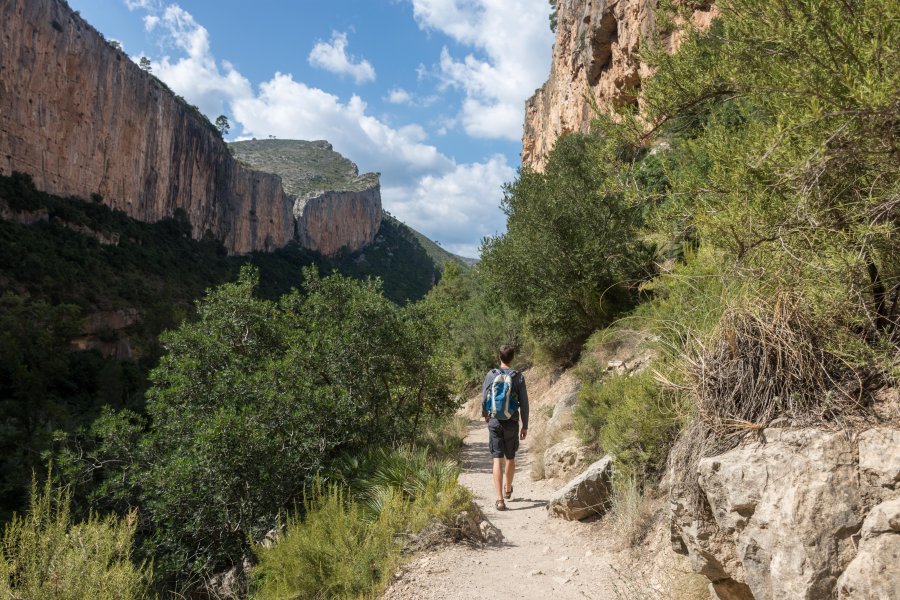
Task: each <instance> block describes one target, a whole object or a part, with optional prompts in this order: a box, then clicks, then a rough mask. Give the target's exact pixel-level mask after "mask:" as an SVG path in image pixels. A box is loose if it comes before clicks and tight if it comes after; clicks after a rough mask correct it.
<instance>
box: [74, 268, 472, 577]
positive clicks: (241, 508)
mask: <svg viewBox="0 0 900 600" xmlns="http://www.w3.org/2000/svg"><path fill="white" fill-rule="evenodd" d="M305 277H306V280H305V283H304V290H303V293H301V292H299V291H295V292H292V293H291V294H288V295H286V296H284V297H283V298H282V299H281V300H279V301H278V302H273V301H269V300H265V299H261V298H258V297H256V296H255V295H254V289H255V287H256V284H257V281H258V272H257V271H255V270H254V269H252V268H249V267H245V268H244V269H243V270H242V272H241V276H240V278H239V280H238V281H237V282H236V283H231V284H225V285H223V286H220V287H219V288H217V289H214V290H211V291H210V292H209V294H208V296H207V298H206V299H205V300H204V301H202V302H200V303H199V304H198V309H197V312H198V320H197V322H195V323H185V324H182V326H181V327H179V328H178V329H177V330H174V331H171V332H168V333H166V334H165V335H164V336H163V337H162V340H163V343H164V344H165V346H166V350H167V353H166V355H165V356H163V358H162V359H161V361H160V363H159V366H158V367H156V368H155V369H154V370H153V371H152V373H151V376H150V379H151V381H152V384H153V385H152V387H151V388H150V390H149V391H148V394H147V407H146V413H147V423H146V431H143V432H142V427H141V423H140V419H138V418H136V417H135V416H131V415H128V414H127V413H123V414H119V415H112V414H108V415H107V416H106V417H105V418H104V419H100V420H98V421H97V423H95V427H94V431H93V436H91V438H92V439H93V441H90V442H89V443H88V445H87V447H86V448H82V449H81V450H79V451H78V452H77V453H76V452H70V453H69V454H68V456H67V457H63V458H64V462H65V465H66V468H67V470H68V471H69V472H70V473H71V472H72V471H73V470H76V469H77V467H79V466H80V468H81V471H82V473H83V474H86V475H90V476H92V477H96V476H97V474H96V470H97V467H98V466H99V465H107V466H106V467H105V468H103V469H101V470H102V471H103V482H102V484H101V485H100V487H98V489H97V492H96V493H95V494H94V498H95V502H101V503H102V502H106V503H110V504H111V505H112V506H120V507H121V506H125V505H137V506H140V507H141V518H142V527H143V528H144V529H145V530H147V531H148V532H149V536H148V537H146V538H145V539H144V540H143V543H142V550H143V552H144V553H145V554H146V555H147V556H150V557H152V558H153V559H154V564H155V565H156V567H157V571H158V572H159V573H161V575H162V577H163V579H165V580H168V581H170V582H177V583H178V585H179V586H186V585H190V584H191V583H192V582H193V581H194V578H198V577H200V576H202V575H205V574H208V573H211V572H213V571H214V570H215V569H217V568H220V567H223V566H226V565H228V564H232V563H235V562H239V561H240V560H241V558H242V556H245V555H246V554H247V553H248V552H249V549H250V543H251V540H253V539H258V538H260V537H261V536H262V535H263V534H264V533H265V532H266V531H268V530H269V529H270V528H271V526H272V523H273V522H274V520H275V518H276V515H278V514H279V513H281V512H283V511H285V510H286V509H288V508H290V507H291V506H292V503H293V502H295V501H296V500H298V499H299V498H300V497H301V496H302V494H303V492H304V489H305V487H306V485H307V484H308V482H309V481H310V478H311V477H312V476H313V475H314V474H315V473H317V472H318V471H319V470H320V469H322V468H324V467H327V466H328V465H329V463H330V462H331V461H332V460H334V459H335V458H336V457H338V456H340V455H342V454H344V453H351V454H352V453H359V452H362V451H363V450H365V449H367V448H373V447H378V446H381V445H384V444H388V443H391V442H394V441H397V440H404V439H408V438H409V437H410V436H411V435H412V434H413V433H414V432H416V431H418V430H419V428H424V427H426V425H427V424H428V423H429V422H431V421H432V420H434V419H440V418H442V417H446V416H448V415H449V414H450V413H452V412H453V411H454V410H455V408H456V407H455V405H454V404H453V403H452V402H450V401H449V400H448V390H447V387H446V383H445V379H446V378H445V374H444V371H445V369H444V367H443V365H442V364H441V361H440V359H439V357H438V356H437V354H436V353H435V351H434V343H435V329H434V327H433V326H432V325H431V323H430V322H429V320H428V318H427V316H426V315H423V314H421V312H420V311H419V310H418V309H417V308H416V307H415V306H411V307H408V308H405V309H401V308H399V307H397V306H396V305H395V304H393V303H391V302H390V301H389V300H387V299H386V298H384V296H383V295H382V293H381V291H380V289H379V287H378V285H377V283H375V282H371V281H370V282H367V283H359V282H355V281H353V280H350V279H346V278H343V277H341V276H338V275H332V276H330V277H327V278H320V277H319V276H318V275H317V274H316V272H315V270H314V269H307V270H306V271H305ZM78 456H83V457H84V458H82V459H80V460H79V459H78Z"/></svg>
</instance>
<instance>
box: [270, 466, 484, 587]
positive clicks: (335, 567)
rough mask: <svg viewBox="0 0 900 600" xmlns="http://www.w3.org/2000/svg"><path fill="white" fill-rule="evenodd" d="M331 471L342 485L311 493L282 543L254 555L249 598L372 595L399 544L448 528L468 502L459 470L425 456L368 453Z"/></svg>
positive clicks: (396, 558)
mask: <svg viewBox="0 0 900 600" xmlns="http://www.w3.org/2000/svg"><path fill="white" fill-rule="evenodd" d="M338 466H339V468H340V469H341V472H340V475H339V476H338V479H339V480H340V481H341V482H339V483H334V484H332V485H330V486H324V487H323V486H322V485H318V486H316V487H314V488H313V491H312V493H311V495H310V496H309V497H307V499H306V501H305V503H304V510H303V511H302V512H303V516H302V517H300V516H295V517H292V518H291V519H289V521H288V524H287V530H286V532H285V534H284V536H283V537H282V539H280V540H279V541H278V543H277V544H276V545H274V546H273V547H271V548H262V547H258V548H257V553H258V557H259V565H258V567H257V568H256V569H255V570H254V574H253V577H254V587H255V594H254V598H259V599H262V600H265V599H268V598H323V599H325V598H360V597H369V596H376V595H377V593H378V592H379V591H380V590H381V589H382V588H383V587H384V585H385V584H386V583H387V582H388V580H389V578H390V576H391V574H392V573H393V572H394V571H395V570H396V568H397V567H398V566H399V564H400V562H401V551H402V550H403V547H404V540H408V539H410V538H411V536H415V534H417V533H419V532H421V531H422V530H423V528H424V527H425V526H426V525H428V524H429V523H432V522H434V521H438V522H443V523H445V524H451V523H452V521H453V518H454V517H455V516H456V515H457V514H459V512H460V511H461V510H463V509H464V508H465V507H466V506H467V505H468V504H469V502H470V501H471V494H470V493H469V492H468V491H467V490H466V489H465V488H462V487H460V486H459V484H458V483H457V475H458V473H459V467H458V466H457V465H456V464H455V463H452V462H447V461H431V460H429V459H428V454H427V452H425V451H421V450H420V451H415V450H411V449H401V450H398V451H375V452H372V453H369V454H367V455H366V456H364V457H363V458H362V459H360V458H358V457H353V456H348V457H346V458H345V460H344V461H343V463H341V464H339V465H338Z"/></svg>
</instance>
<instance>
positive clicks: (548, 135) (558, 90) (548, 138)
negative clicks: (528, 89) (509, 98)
mask: <svg viewBox="0 0 900 600" xmlns="http://www.w3.org/2000/svg"><path fill="white" fill-rule="evenodd" d="M694 4H696V5H697V6H698V8H697V10H695V11H694V14H693V21H694V24H695V25H697V26H699V27H706V26H708V25H709V22H710V21H711V20H712V17H713V15H714V9H712V8H710V5H709V4H708V3H694ZM656 6H657V2H656V0H559V2H558V3H557V8H558V13H557V30H556V41H555V42H554V44H553V62H552V63H551V67H550V77H549V78H548V79H547V82H546V83H544V85H542V86H541V87H540V88H538V90H537V91H536V92H535V93H534V95H533V96H532V97H531V98H529V99H528V101H527V102H526V103H525V128H524V132H523V136H522V165H523V166H525V167H531V168H533V169H536V170H538V171H540V170H542V169H543V167H544V165H545V163H546V160H547V156H548V155H549V153H550V151H551V150H552V149H553V144H554V143H556V140H557V139H558V138H559V137H560V136H562V135H564V134H566V133H570V132H575V131H580V132H586V131H588V129H589V127H590V124H591V120H592V118H593V115H594V112H593V108H592V106H591V104H592V102H596V103H597V105H598V106H599V107H600V108H601V109H603V108H605V107H610V106H624V105H634V106H635V107H637V106H638V105H639V98H640V89H641V81H642V80H643V79H644V78H645V77H647V76H649V75H650V74H651V71H650V69H649V68H648V66H647V65H646V64H643V63H641V61H640V59H639V57H638V51H639V50H640V48H641V44H642V43H644V42H645V40H646V39H648V37H650V36H651V35H656V33H657V31H656V29H657V27H656V21H655V15H654V11H655V10H656ZM662 37H663V40H662V42H663V44H664V45H665V48H666V49H667V50H669V51H674V49H675V48H676V47H677V45H678V41H679V35H678V32H677V31H673V32H663V36H662Z"/></svg>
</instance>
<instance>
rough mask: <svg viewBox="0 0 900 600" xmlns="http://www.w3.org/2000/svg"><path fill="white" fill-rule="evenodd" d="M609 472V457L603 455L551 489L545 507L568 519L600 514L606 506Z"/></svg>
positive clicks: (610, 468)
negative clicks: (555, 488)
mask: <svg viewBox="0 0 900 600" xmlns="http://www.w3.org/2000/svg"><path fill="white" fill-rule="evenodd" d="M611 474H612V457H610V456H604V457H603V458H601V459H600V460H598V461H597V462H595V463H593V464H592V465H590V466H589V467H588V468H587V469H585V471H584V473H582V474H581V475H579V476H578V477H576V478H575V479H573V480H572V481H570V482H569V483H568V484H567V485H565V486H564V487H563V488H562V489H560V490H558V491H557V492H555V493H554V494H553V495H552V496H551V497H550V500H549V502H548V503H547V509H548V510H549V511H550V514H551V515H553V516H556V517H561V518H563V519H567V520H570V521H580V520H582V519H586V518H587V517H590V516H592V515H602V514H603V513H605V512H606V511H607V510H608V509H609V499H610V495H611V493H612V483H611V481H610V477H611Z"/></svg>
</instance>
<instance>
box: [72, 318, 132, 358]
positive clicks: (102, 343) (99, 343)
mask: <svg viewBox="0 0 900 600" xmlns="http://www.w3.org/2000/svg"><path fill="white" fill-rule="evenodd" d="M140 321H141V314H140V312H138V311H137V310H135V309H133V308H127V309H122V310H107V311H100V312H95V313H92V314H90V315H88V316H87V317H86V318H85V319H84V323H83V324H82V327H81V334H80V335H79V336H78V337H76V338H74V339H73V340H72V342H71V346H72V349H74V350H97V351H98V352H100V354H102V355H103V356H105V357H107V358H116V359H118V360H134V359H135V358H137V357H138V352H137V351H136V350H135V348H134V347H133V345H132V341H131V337H130V336H129V334H128V330H129V329H130V328H131V327H133V326H134V325H136V324H137V323H139V322H140Z"/></svg>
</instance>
